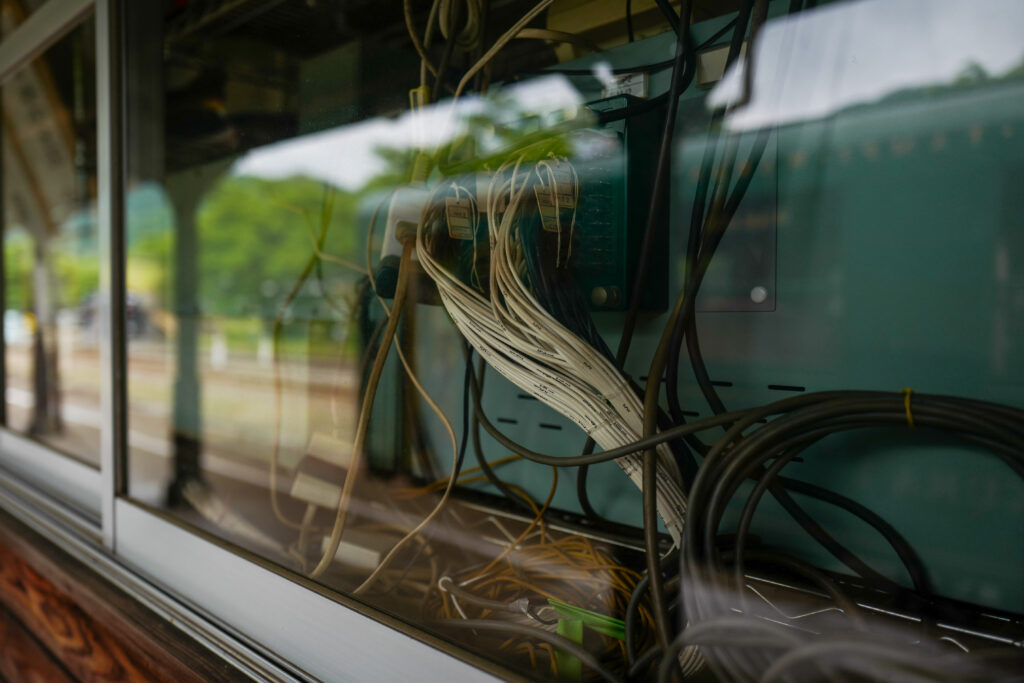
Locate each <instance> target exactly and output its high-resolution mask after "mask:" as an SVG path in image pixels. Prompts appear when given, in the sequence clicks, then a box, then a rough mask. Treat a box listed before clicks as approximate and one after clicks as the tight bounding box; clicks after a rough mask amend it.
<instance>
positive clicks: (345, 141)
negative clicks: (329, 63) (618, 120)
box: [232, 76, 582, 190]
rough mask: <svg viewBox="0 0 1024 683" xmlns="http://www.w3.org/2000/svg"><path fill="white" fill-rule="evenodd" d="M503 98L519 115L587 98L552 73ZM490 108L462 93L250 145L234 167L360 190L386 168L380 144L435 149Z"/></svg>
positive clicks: (563, 106)
mask: <svg viewBox="0 0 1024 683" xmlns="http://www.w3.org/2000/svg"><path fill="white" fill-rule="evenodd" d="M501 101H502V102H505V103H508V104H510V105H514V106H509V107H504V108H503V110H504V111H505V112H508V113H510V114H512V113H514V114H515V115H516V118H518V117H522V116H523V115H525V114H527V113H536V114H543V113H547V112H553V111H564V110H566V109H575V108H577V107H578V106H579V105H580V103H581V101H582V100H581V98H580V95H579V93H578V92H577V91H576V89H575V88H573V86H572V84H570V83H569V81H568V80H567V79H566V78H564V77H562V76H548V77H543V78H536V79H533V80H530V81H525V82H523V83H517V84H514V85H512V86H509V87H507V88H503V91H502V94H501ZM485 111H489V109H488V104H487V102H485V101H484V100H482V99H481V98H479V97H476V96H465V97H462V98H460V99H459V101H458V102H457V103H456V104H455V107H454V108H453V107H452V103H451V102H450V101H442V102H438V103H437V104H433V105H430V106H428V107H424V108H423V109H421V110H419V111H416V112H413V111H409V112H406V113H404V114H402V115H401V116H398V117H396V118H394V119H388V118H374V119H369V120H367V121H361V122H359V123H354V124H351V125H348V126H342V127H339V128H333V129H331V130H326V131H322V132H319V133H312V134H310V135H303V136H300V137H296V138H292V139H289V140H284V141H281V142H277V143H274V144H271V145H267V146H265V147H260V148H258V149H254V150H251V151H250V152H248V153H246V154H245V155H244V156H242V158H241V159H239V160H238V161H237V162H236V163H235V165H234V167H233V168H232V171H233V172H234V173H235V174H238V175H248V176H257V177H260V178H267V179H278V178H287V177H291V176H295V175H305V176H309V177H311V178H316V179H318V180H322V181H324V182H326V183H330V184H332V185H334V186H336V187H340V188H343V189H347V190H357V189H359V188H361V187H362V186H363V185H365V184H366V182H367V181H368V180H370V179H372V178H373V177H374V176H375V175H377V174H379V173H381V172H383V171H385V170H386V168H387V163H386V162H385V161H384V160H383V159H381V158H380V156H379V155H378V154H377V149H378V148H379V147H388V148H395V149H407V148H415V147H423V148H424V149H427V150H432V149H433V148H434V147H435V146H437V145H439V144H444V143H445V142H448V141H450V140H451V139H452V138H453V137H454V132H455V125H454V123H455V122H458V121H459V120H460V119H462V118H464V117H467V116H471V115H474V114H480V113H482V112H485Z"/></svg>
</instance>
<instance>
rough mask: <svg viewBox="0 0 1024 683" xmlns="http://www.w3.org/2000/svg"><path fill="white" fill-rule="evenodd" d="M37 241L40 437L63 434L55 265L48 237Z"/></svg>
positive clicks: (33, 426) (36, 419)
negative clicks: (53, 271) (58, 362)
mask: <svg viewBox="0 0 1024 683" xmlns="http://www.w3.org/2000/svg"><path fill="white" fill-rule="evenodd" d="M34 241H35V252H36V253H35V264H34V266H33V271H32V279H33V292H34V296H33V308H34V311H33V312H34V313H35V318H36V326H35V333H34V334H33V339H32V388H33V394H34V395H35V403H34V405H33V408H32V419H31V422H30V424H29V428H28V433H29V434H31V435H32V436H39V435H42V434H52V433H55V432H57V431H59V430H60V428H61V420H60V396H59V394H60V391H59V386H58V384H57V382H58V377H59V374H58V372H57V319H56V310H55V308H56V307H55V306H54V305H53V301H54V299H53V290H54V287H53V273H52V266H51V264H50V259H49V255H48V253H47V249H46V238H44V237H41V236H39V235H37V236H36V239H35V240H34Z"/></svg>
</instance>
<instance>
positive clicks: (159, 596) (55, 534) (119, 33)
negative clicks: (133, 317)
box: [0, 0, 512, 681]
mask: <svg viewBox="0 0 1024 683" xmlns="http://www.w3.org/2000/svg"><path fill="white" fill-rule="evenodd" d="M127 2H128V0H49V1H48V2H46V3H45V4H44V5H43V6H41V7H40V8H38V9H37V10H35V11H34V12H33V13H32V14H31V15H30V16H29V17H28V18H27V19H26V20H25V21H24V22H23V23H22V24H21V25H20V26H18V27H17V28H16V29H15V30H14V31H12V32H11V34H10V35H8V36H7V37H6V38H4V39H3V40H2V41H0V85H2V84H3V83H4V81H6V80H7V79H8V78H9V77H10V76H11V75H12V74H13V73H15V72H16V71H17V70H18V69H19V68H21V67H23V66H24V65H26V64H28V63H30V62H31V61H32V60H33V59H35V58H36V57H38V56H39V55H41V54H42V53H44V52H45V51H46V49H47V48H49V47H50V46H51V45H53V44H54V43H55V42H56V41H58V40H59V39H61V38H62V37H63V36H65V35H66V34H67V33H68V32H69V31H71V30H72V29H74V28H75V27H77V26H78V25H79V24H80V23H81V22H82V21H83V20H85V19H86V17H88V15H89V13H90V12H92V13H93V17H94V21H95V28H96V30H95V35H96V46H95V47H96V71H97V72H96V88H97V93H96V95H97V97H96V109H97V111H96V126H97V128H96V135H97V224H98V225H97V228H98V241H99V245H100V248H99V256H98V258H99V270H100V286H99V292H98V294H99V296H98V320H99V324H100V328H99V329H100V344H99V346H100V378H101V379H100V412H101V427H100V466H99V468H98V469H96V468H93V467H90V466H88V465H86V464H84V463H82V462H80V461H78V460H76V459H74V458H72V457H70V456H68V455H66V454H64V453H61V452H60V451H58V450H56V449H54V448H52V447H50V446H47V445H45V444H42V443H39V442H37V441H34V440H32V439H29V438H26V437H24V436H23V435H20V434H18V433H15V432H13V431H11V430H9V429H6V428H4V427H0V507H3V508H4V509H5V510H7V511H8V512H10V513H11V514H13V515H14V516H15V517H17V518H18V519H20V520H21V521H23V522H24V523H26V524H27V525H28V526H29V527H30V528H32V529H34V530H35V531H37V532H39V533H40V534H42V535H43V536H45V537H46V538H48V539H50V540H52V541H54V542H55V543H57V544H58V545H60V546H61V547H62V548H63V549H65V550H66V551H67V552H69V553H70V554H72V555H73V556H75V557H76V558H78V559H80V560H82V561H84V562H87V563H89V564H90V565H91V566H94V567H96V568H97V570H98V571H100V572H101V573H103V575H104V576H105V577H107V578H108V579H109V580H111V581H112V582H113V583H114V584H115V585H117V586H118V587H119V588H121V589H122V590H125V591H126V592H128V593H129V594H130V595H132V596H133V597H135V598H136V599H138V600H139V601H140V602H141V603H142V604H144V605H145V606H147V607H148V608H150V609H152V610H153V611H154V612H156V613H157V614H159V615H161V616H163V617H164V618H166V619H168V620H169V621H170V622H172V623H174V624H175V625H176V626H177V627H178V628H180V629H182V630H183V631H184V632H186V633H187V634H189V635H190V636H192V637H193V638H195V639H196V640H197V641H198V642H199V643H201V644H202V645H204V646H206V647H208V648H209V649H210V650H211V651H212V652H214V653H215V654H217V655H218V656H220V657H221V658H223V659H224V660H225V661H227V662H228V663H230V664H231V665H233V666H235V667H237V669H238V670H239V672H240V673H241V674H243V675H246V676H248V677H250V678H252V679H255V680H314V679H330V680H338V679H344V680H381V679H385V678H387V679H393V678H395V677H402V678H410V679H417V680H438V681H446V680H450V679H452V678H456V677H457V679H458V680H489V679H493V678H494V677H495V676H500V677H502V678H507V677H509V676H512V674H511V673H510V672H508V671H505V670H504V669H502V668H501V667H499V666H497V665H495V664H492V663H490V662H489V661H487V660H485V659H483V658H480V657H476V656H475V655H471V654H469V653H467V652H466V651H464V650H462V649H461V648H458V647H457V646H454V645H451V644H449V643H447V642H445V641H443V640H441V639H440V638H437V637H435V636H433V635H432V634H430V633H427V632H424V631H422V630H420V629H417V628H415V627H412V626H409V625H407V624H405V623H404V622H401V621H398V620H395V619H392V618H390V617H389V616H388V615H386V614H384V613H382V612H379V611H377V610H375V609H374V608H371V607H368V606H365V605H363V604H362V603H360V602H358V601H356V600H353V599H350V598H347V597H345V596H342V595H340V594H338V593H335V592H333V591H331V590H329V589H326V588H324V587H322V586H319V585H317V584H314V583H313V582H311V581H306V580H304V579H302V578H301V577H298V576H295V575H291V574H290V573H289V572H287V571H286V570H283V569H281V568H278V567H275V566H273V565H272V564H271V563H269V562H267V561H265V560H262V559H261V558H257V557H255V556H251V555H249V554H247V553H245V552H244V551H240V550H238V549H236V548H233V547H231V546H230V545H229V544H227V543H225V542H223V541H220V540H219V539H215V538H212V537H207V536H206V535H204V534H203V533H202V532H199V531H197V530H194V529H192V528H190V527H188V526H187V525H185V524H183V523H182V522H180V521H178V520H175V519H173V518H171V517H170V516H169V515H167V514H165V513H162V512H161V511H159V510H154V509H151V508H148V507H146V506H144V505H141V504H139V503H136V502H134V501H132V500H129V499H128V498H127V497H126V493H127V492H126V487H125V482H126V473H127V459H126V456H127V424H126V423H127V419H126V418H127V386H126V353H125V351H126V341H127V340H126V330H125V326H124V322H123V321H124V307H125V285H124V282H125V278H124V263H125V259H124V244H125V241H124V236H125V217H124V201H125V193H124V178H125V167H126V163H125V144H126V126H125V124H126V123H127V122H126V120H125V92H124V89H125V85H124V83H125V79H124V64H125V62H124V57H125V50H126V49H127V47H126V45H127V41H126V39H125V35H124V13H125V8H126V3H127ZM0 273H2V266H0ZM0 291H2V284H0ZM2 353H3V341H2V338H0V354H2ZM2 374H3V373H0V377H2ZM3 379H4V386H6V378H3ZM154 539H159V542H158V543H154Z"/></svg>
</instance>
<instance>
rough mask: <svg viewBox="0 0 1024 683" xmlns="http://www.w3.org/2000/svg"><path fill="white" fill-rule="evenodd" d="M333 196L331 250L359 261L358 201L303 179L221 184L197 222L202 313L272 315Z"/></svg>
mask: <svg viewBox="0 0 1024 683" xmlns="http://www.w3.org/2000/svg"><path fill="white" fill-rule="evenodd" d="M327 191H330V192H334V193H335V199H334V203H333V207H332V211H331V215H330V217H329V220H330V222H331V225H330V227H331V229H330V231H329V232H328V238H327V239H328V241H327V244H326V249H325V250H326V251H330V252H332V253H340V254H353V253H354V252H355V250H356V244H357V239H356V235H355V231H354V230H353V227H354V226H353V222H354V218H355V211H356V197H355V196H354V195H352V194H349V193H345V192H342V191H338V190H334V189H333V188H325V186H324V184H323V183H322V182H320V181H317V180H313V179H311V178H305V177H293V178H287V179H284V180H264V179H260V178H247V177H228V178H225V179H224V180H223V181H221V182H220V183H219V184H218V185H217V187H216V188H215V189H214V190H213V191H212V192H211V193H210V194H209V195H207V197H206V198H205V199H204V201H203V203H202V204H201V205H200V207H199V210H198V215H197V222H198V229H199V241H200V274H199V278H200V283H201V285H200V286H201V299H202V301H203V307H204V311H205V312H206V313H208V314H214V315H226V316H253V315H263V316H266V314H267V312H268V310H272V309H273V307H274V306H275V305H276V304H277V303H278V302H279V301H280V300H281V298H282V297H283V296H284V294H285V293H286V292H287V289H288V287H290V286H291V283H292V282H293V281H294V279H295V277H296V275H297V274H298V273H299V272H300V271H301V270H302V268H303V266H304V265H305V263H306V261H307V260H308V259H309V254H310V252H311V251H312V250H313V244H312V238H311V230H312V229H313V228H314V226H316V227H318V226H319V223H320V220H321V219H322V218H323V207H324V196H325V192H327ZM261 299H262V300H264V301H265V302H266V303H265V304H261V303H260V300H261ZM268 306H269V308H268Z"/></svg>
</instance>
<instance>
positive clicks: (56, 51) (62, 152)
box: [2, 5, 101, 466]
mask: <svg viewBox="0 0 1024 683" xmlns="http://www.w3.org/2000/svg"><path fill="white" fill-rule="evenodd" d="M6 7H7V5H5V8H6ZM94 35H95V34H94V31H93V23H92V20H88V21H87V22H85V23H83V24H82V25H80V26H79V27H77V28H75V29H74V30H72V31H71V32H70V33H68V34H67V35H66V36H65V37H63V38H62V39H61V40H59V41H58V42H57V43H56V44H54V45H53V46H52V47H51V48H50V49H49V50H47V51H46V52H45V53H44V54H43V55H42V56H41V57H39V58H37V59H36V60H34V61H33V62H32V63H30V64H28V65H26V66H25V67H23V68H21V69H19V70H18V71H17V72H16V73H15V74H14V75H13V76H12V77H11V78H10V79H9V80H8V81H7V82H6V83H5V84H4V86H3V112H4V131H3V143H2V144H3V205H4V213H3V217H4V233H3V236H4V271H5V280H4V286H5V290H4V298H5V306H4V320H3V326H4V343H5V363H6V373H7V375H6V377H7V385H6V417H7V427H8V428H10V429H12V430H14V431H17V432H21V433H23V434H27V435H29V436H31V437H33V438H35V439H38V440H39V441H41V442H43V443H45V444H47V445H49V446H52V447H54V448H56V449H58V450H61V451H64V452H65V453H68V454H69V455H72V456H74V457H76V458H79V459H81V460H83V461H84V462H86V463H89V464H91V465H96V466H98V465H99V429H100V419H101V418H100V414H99V349H98V346H97V345H98V338H97V331H96V320H95V311H94V305H93V298H94V296H95V292H96V287H97V285H98V282H99V270H98V266H99V261H98V259H99V252H98V245H97V241H96V235H97V233H96V215H95V213H96V129H95V128H96V80H95V59H94V40H95V39H94Z"/></svg>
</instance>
